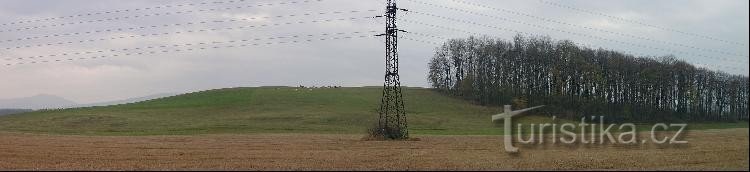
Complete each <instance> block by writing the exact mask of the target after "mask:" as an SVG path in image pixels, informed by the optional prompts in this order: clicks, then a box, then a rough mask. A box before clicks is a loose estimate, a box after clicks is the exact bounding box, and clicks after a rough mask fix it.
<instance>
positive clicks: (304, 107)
mask: <svg viewBox="0 0 750 172" xmlns="http://www.w3.org/2000/svg"><path fill="white" fill-rule="evenodd" d="M404 91H405V92H404V96H405V97H404V99H405V101H406V103H405V105H406V108H407V115H408V120H409V129H410V132H411V133H412V134H501V133H502V129H501V128H502V127H499V125H497V126H496V124H493V123H492V122H490V116H491V115H492V114H497V113H500V112H502V109H500V108H494V107H483V106H478V105H474V104H471V103H469V102H466V101H463V100H459V99H454V98H451V97H447V96H443V95H441V94H439V93H437V92H434V91H432V90H430V89H424V88H405V90H404ZM381 94H382V92H381V88H379V87H361V88H317V89H299V88H291V87H260V88H230V89H219V90H209V91H202V92H196V93H189V94H184V95H178V96H173V97H168V98H162V99H157V100H151V101H146V102H140V103H133V104H127V105H117V106H108V107H93V108H78V109H66V110H52V111H37V112H31V113H25V114H18V115H9V116H2V117H0V131H10V132H31V133H50V134H80V135H176V134H179V135H182V134H233V133H250V134H251V133H348V134H357V133H362V134H363V133H365V130H366V129H367V128H368V127H370V126H373V125H374V124H375V121H376V119H377V116H378V114H377V108H378V106H379V103H380V96H381ZM532 121H533V122H547V121H548V119H547V118H542V117H533V116H531V117H524V119H521V120H520V122H522V123H526V122H532Z"/></svg>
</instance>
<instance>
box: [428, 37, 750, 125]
mask: <svg viewBox="0 0 750 172" xmlns="http://www.w3.org/2000/svg"><path fill="white" fill-rule="evenodd" d="M428 79H429V81H430V83H431V85H432V87H434V88H435V89H437V90H440V91H441V92H443V93H445V94H450V95H453V96H458V97H461V98H464V99H468V100H472V101H475V102H477V103H480V104H483V105H504V104H513V105H515V106H514V108H522V107H527V106H534V105H548V107H546V108H544V109H545V110H544V114H547V115H556V116H558V117H562V118H570V119H580V118H581V117H583V116H592V115H596V116H606V119H607V120H609V121H610V122H613V121H623V120H627V121H643V122H645V121H655V120H663V121H738V120H747V119H748V83H749V81H748V77H747V76H739V75H730V74H727V73H723V72H716V71H711V70H708V69H705V68H696V67H695V66H693V65H691V64H689V63H686V62H684V61H680V60H676V59H675V58H674V57H672V56H664V57H635V56H633V55H628V54H623V53H620V52H615V51H610V50H604V49H590V48H587V47H579V46H577V45H576V44H574V43H573V42H571V41H552V40H551V39H550V38H548V37H522V36H516V37H515V38H514V39H513V40H512V41H505V40H501V39H494V38H489V37H469V38H465V39H453V40H449V41H447V42H446V43H444V44H443V45H442V46H441V47H439V48H437V51H436V53H435V55H434V57H433V58H432V59H431V61H430V63H429V74H428Z"/></svg>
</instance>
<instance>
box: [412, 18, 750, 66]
mask: <svg viewBox="0 0 750 172" xmlns="http://www.w3.org/2000/svg"><path fill="white" fill-rule="evenodd" d="M411 12H412V13H415V14H420V15H425V16H430V17H436V18H441V19H444V20H450V21H456V22H461V23H467V24H473V25H478V26H483V27H489V28H496V29H500V30H506V31H512V32H517V33H525V32H523V31H518V30H514V29H508V28H503V27H497V26H491V25H486V24H481V23H477V22H472V21H467V20H461V19H455V18H451V17H445V16H440V15H436V14H431V13H425V12H419V11H411ZM506 21H507V20H506ZM528 25H529V26H532V27H536V28H540V29H546V30H552V31H557V32H562V33H566V34H572V35H578V36H582V37H588V38H593V39H599V40H604V41H609V42H615V43H619V44H625V45H630V46H635V47H641V48H648V49H654V50H660V51H666V52H670V53H678V54H686V55H694V56H700V57H705V58H710V59H715V60H724V61H735V62H741V63H746V62H747V60H737V59H729V58H724V57H713V56H705V55H701V54H696V53H689V52H683V51H679V50H673V49H669V48H660V47H653V46H647V45H641V44H636V43H630V42H625V41H619V40H616V39H609V38H604V37H599V36H593V35H588V34H583V33H577V32H571V31H566V30H562V29H557V28H550V27H546V26H541V25H536V24H528Z"/></svg>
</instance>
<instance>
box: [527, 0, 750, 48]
mask: <svg viewBox="0 0 750 172" xmlns="http://www.w3.org/2000/svg"><path fill="white" fill-rule="evenodd" d="M539 2H541V3H542V4H547V5H551V6H555V7H560V8H564V9H570V10H574V11H578V12H582V13H587V14H592V15H599V16H604V17H607V18H611V19H615V20H619V21H624V22H628V23H634V24H638V25H642V26H647V27H652V28H656V29H660V30H665V31H670V32H675V33H680V34H684V35H689V36H694V37H699V38H704V39H709V40H714V41H719V42H724V43H728V44H734V45H740V46H745V44H743V43H740V42H735V41H728V40H724V39H719V38H715V37H711V36H706V35H702V34H696V33H690V32H685V31H680V30H676V29H672V28H667V27H662V26H657V25H653V24H648V23H644V22H640V21H636V20H629V19H624V18H621V17H616V16H612V15H607V14H604V13H601V12H595V11H592V10H586V9H582V8H576V7H572V6H567V5H563V4H559V3H555V2H549V1H545V0H539Z"/></svg>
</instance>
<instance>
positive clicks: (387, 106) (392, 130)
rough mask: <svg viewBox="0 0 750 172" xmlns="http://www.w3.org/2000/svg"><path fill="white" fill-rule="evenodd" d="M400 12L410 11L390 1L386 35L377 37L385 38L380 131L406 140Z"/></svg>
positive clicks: (407, 132)
mask: <svg viewBox="0 0 750 172" xmlns="http://www.w3.org/2000/svg"><path fill="white" fill-rule="evenodd" d="M398 11H408V10H406V9H400V8H398V7H397V6H396V2H395V0H388V5H387V6H386V12H385V15H384V16H378V17H383V18H385V20H386V25H385V33H383V34H380V35H377V36H384V37H385V83H384V84H383V95H382V98H381V102H380V109H379V113H380V116H379V119H378V127H379V128H378V129H379V130H380V132H381V134H382V135H383V136H385V137H387V138H390V139H404V138H408V137H409V131H408V129H407V128H408V125H407V122H406V111H405V110H404V100H403V97H402V92H401V81H400V76H399V74H398V68H399V66H398V33H399V32H406V31H404V30H399V29H398V27H397V25H396V17H397V14H396V13H397V12H398Z"/></svg>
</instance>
